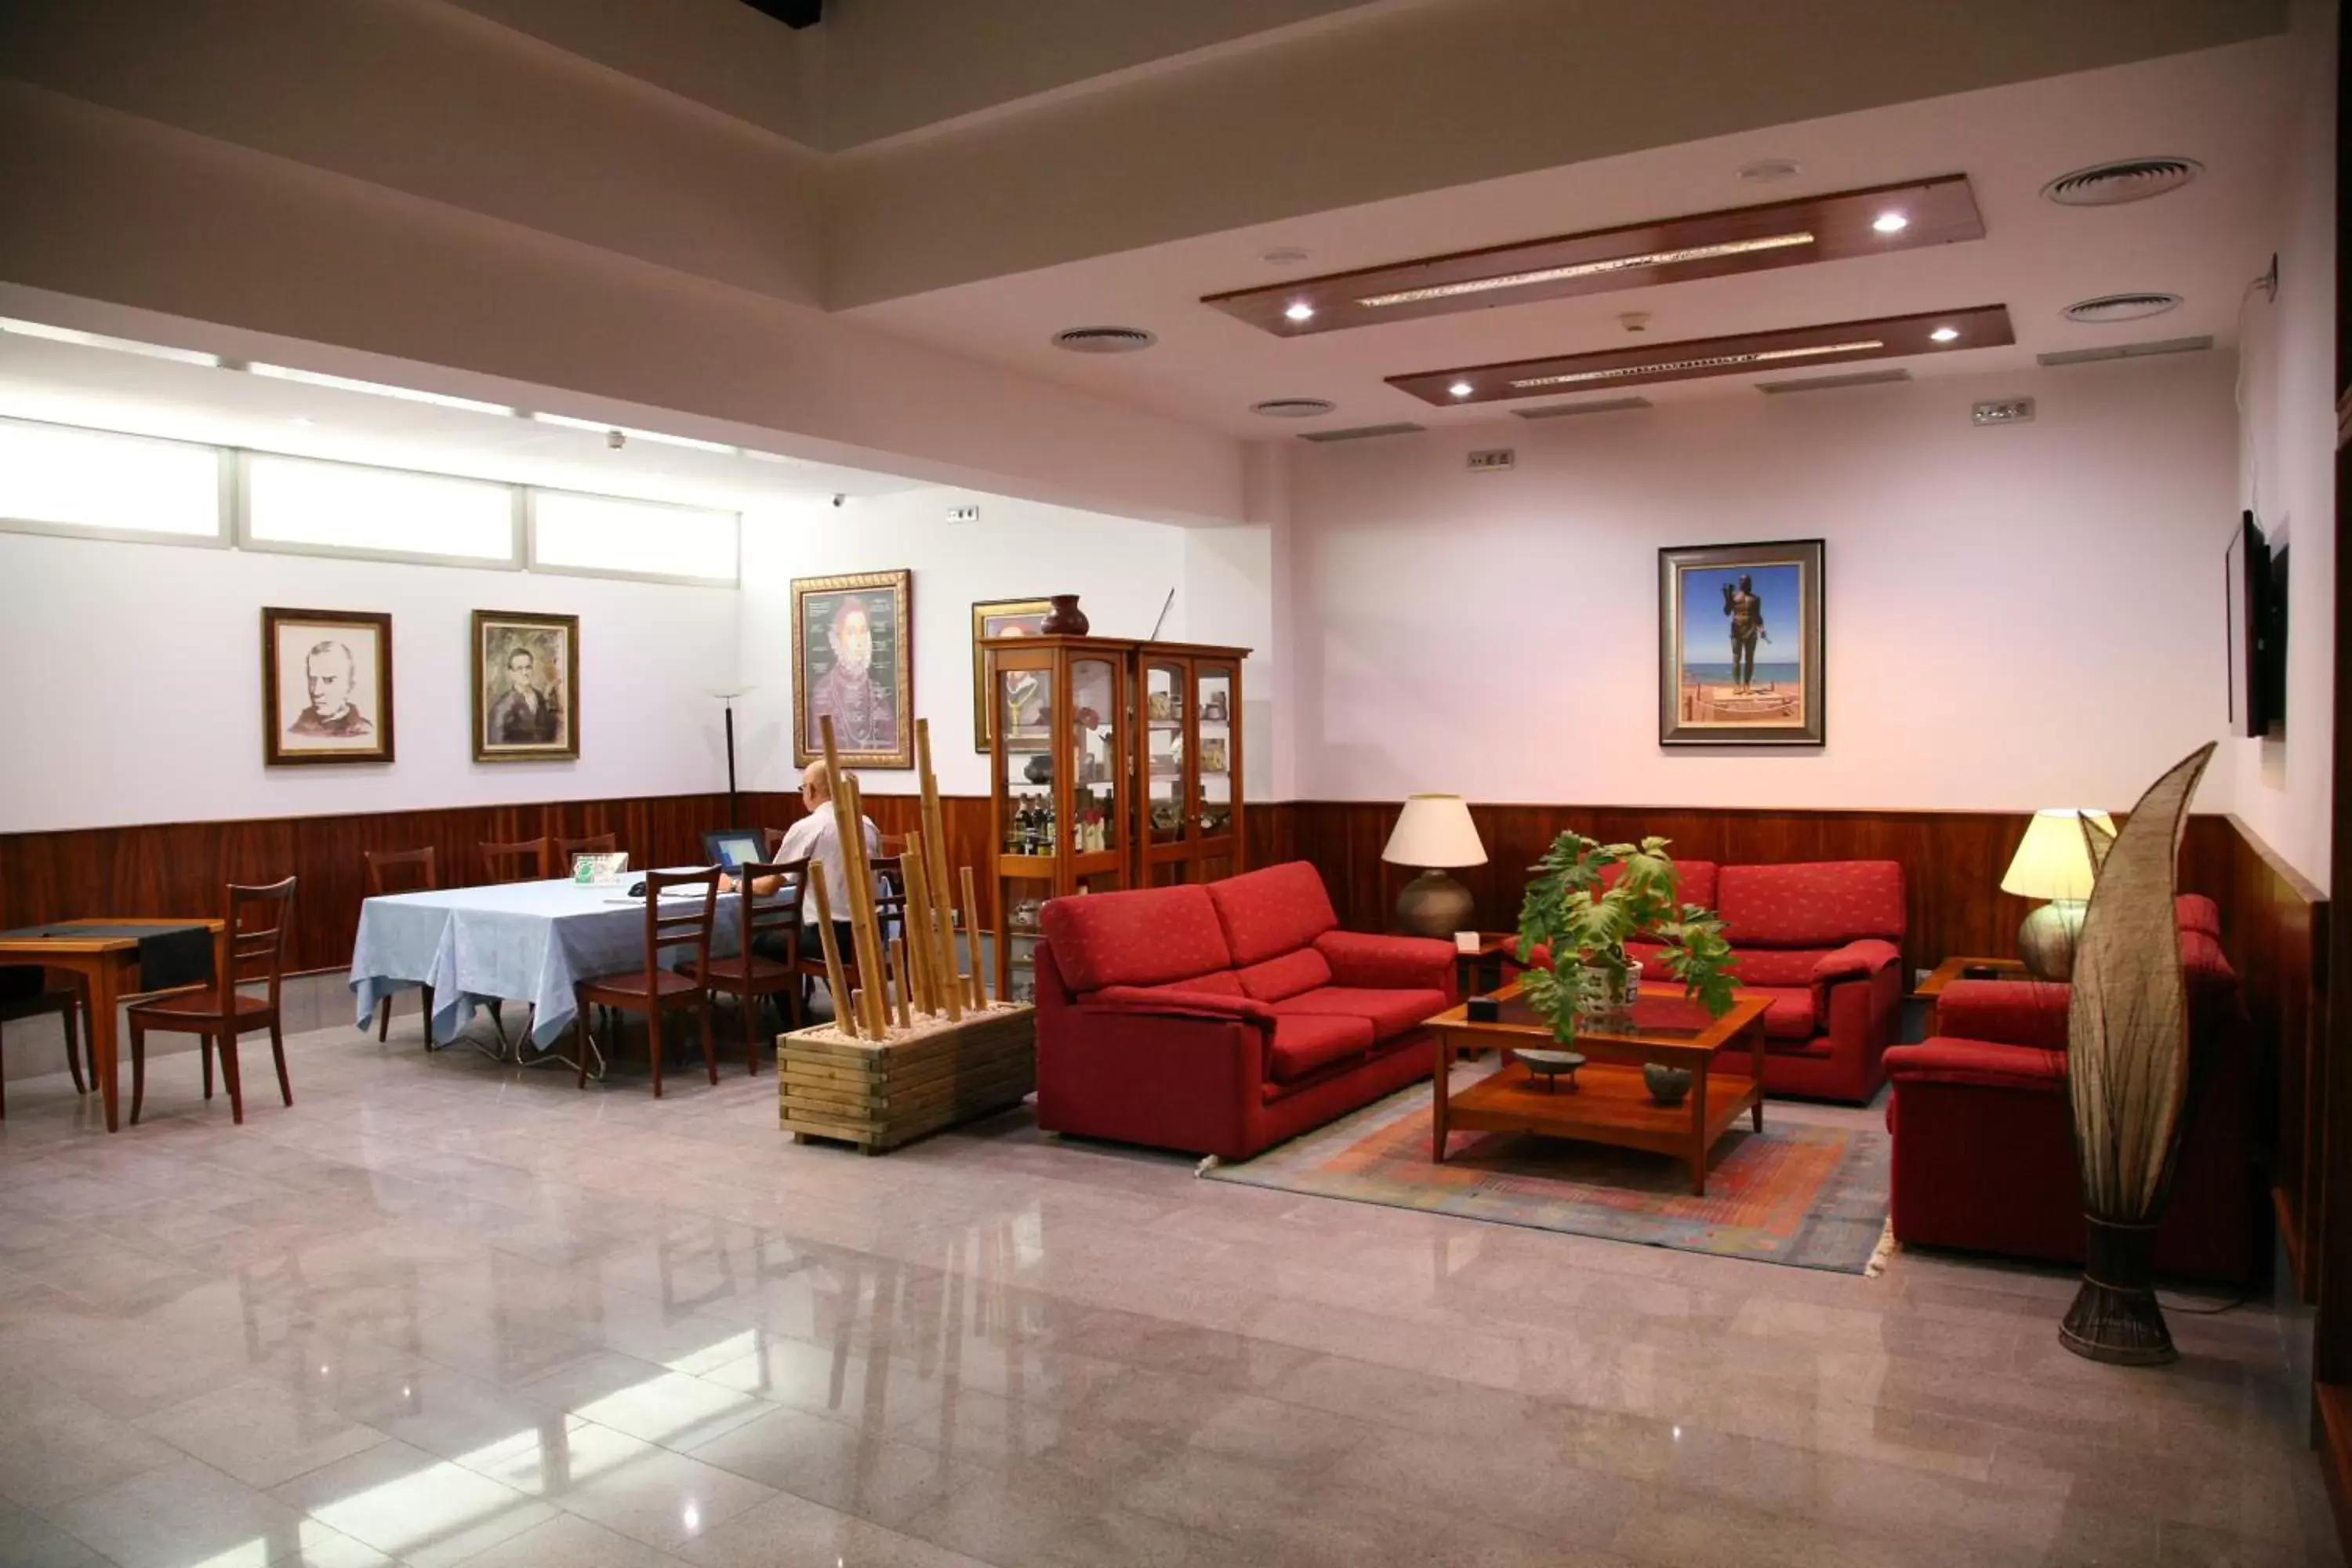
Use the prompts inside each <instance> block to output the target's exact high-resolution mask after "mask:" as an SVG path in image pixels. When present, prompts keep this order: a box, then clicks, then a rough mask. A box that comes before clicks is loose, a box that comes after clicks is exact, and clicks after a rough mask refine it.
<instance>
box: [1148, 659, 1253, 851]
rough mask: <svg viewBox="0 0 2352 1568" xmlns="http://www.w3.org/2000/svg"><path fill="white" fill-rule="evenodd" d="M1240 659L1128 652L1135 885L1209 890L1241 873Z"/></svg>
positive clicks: (1242, 842)
mask: <svg viewBox="0 0 2352 1568" xmlns="http://www.w3.org/2000/svg"><path fill="white" fill-rule="evenodd" d="M1248 654H1249V650H1248V649H1247V648H1240V647H1207V646H1202V645H1196V644H1191V643H1141V644H1139V645H1137V647H1136V650H1135V689H1136V700H1137V702H1138V703H1139V705H1140V707H1141V709H1142V712H1141V715H1140V720H1139V722H1138V723H1137V725H1136V727H1135V733H1136V738H1137V742H1138V744H1137V748H1136V771H1137V775H1138V777H1139V778H1140V779H1141V781H1142V787H1141V788H1140V789H1139V790H1138V791H1137V794H1138V795H1139V797H1140V809H1141V816H1140V819H1139V822H1138V824H1137V828H1136V843H1137V846H1138V855H1137V861H1136V867H1135V881H1136V885H1137V886H1138V887H1146V888H1160V887H1168V886H1171V885H1173V884H1175V883H1180V882H1213V881H1215V880H1216V879H1219V878H1221V877H1230V876H1232V875H1233V874H1234V873H1235V872H1236V871H1240V870H1243V869H1244V868H1245V860H1244V854H1243V844H1244V838H1243V833H1242V812H1243V809H1244V801H1243V790H1242V725H1241V714H1242V660H1243V659H1244V658H1247V657H1248Z"/></svg>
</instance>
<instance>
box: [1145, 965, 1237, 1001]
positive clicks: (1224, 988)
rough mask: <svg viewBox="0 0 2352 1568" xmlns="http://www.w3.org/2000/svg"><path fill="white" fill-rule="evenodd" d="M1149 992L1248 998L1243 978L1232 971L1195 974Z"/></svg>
mask: <svg viewBox="0 0 2352 1568" xmlns="http://www.w3.org/2000/svg"><path fill="white" fill-rule="evenodd" d="M1144 989H1146V990H1148V991H1192V992H1202V991H1205V992H1207V993H1208V994H1210V995H1212V996H1246V995H1248V994H1249V993H1248V992H1246V991H1244V990H1243V989H1242V977H1241V976H1240V975H1239V974H1236V973H1234V972H1233V971H1232V970H1230V969H1214V970H1211V971H1210V972H1209V973H1206V974H1195V975H1193V976H1192V978H1191V979H1189V980H1171V981H1170V982H1169V983H1168V984H1165V985H1150V986H1146V987H1144Z"/></svg>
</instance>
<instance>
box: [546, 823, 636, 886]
mask: <svg viewBox="0 0 2352 1568" xmlns="http://www.w3.org/2000/svg"><path fill="white" fill-rule="evenodd" d="M620 847H621V841H620V839H619V838H617V837H614V835H612V834H610V833H592V834H590V835H589V836H588V837H585V838H559V839H557V840H555V864H554V865H553V867H551V868H550V869H549V871H548V875H549V876H551V877H569V876H570V875H572V857H573V856H574V855H610V854H612V853H613V852H614V851H615V850H617V849H619V848H620Z"/></svg>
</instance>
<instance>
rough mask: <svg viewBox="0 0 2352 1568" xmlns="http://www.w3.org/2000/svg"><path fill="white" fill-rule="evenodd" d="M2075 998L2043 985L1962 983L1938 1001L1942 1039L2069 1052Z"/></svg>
mask: <svg viewBox="0 0 2352 1568" xmlns="http://www.w3.org/2000/svg"><path fill="white" fill-rule="evenodd" d="M2069 994H2070V993H2069V991H2068V988H2067V987H2066V986H2064V985H2063V984H2049V983H2047V982H2044V981H2040V980H1956V981H1954V982H1952V984H1949V985H1947V986H1946V987H1944V992H1943V994H1942V995H1940V996H1938V997H1937V998H1936V1033H1937V1034H1938V1035H1940V1036H1958V1037H1962V1038H1965V1039H1970V1040H1991V1041H1995V1042H1997V1043H2000V1044H2003V1045H2011V1046H2032V1047H2037V1048H2039V1049H2042V1050H2045V1051H2063V1050H2064V1049H2065V1048H2066V1004H2067V999H2068V996H2069Z"/></svg>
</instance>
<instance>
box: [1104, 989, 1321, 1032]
mask: <svg viewBox="0 0 2352 1568" xmlns="http://www.w3.org/2000/svg"><path fill="white" fill-rule="evenodd" d="M1078 1003H1079V1005H1081V1006H1083V1007H1088V1008H1092V1009H1094V1010H1095V1011H1097V1012H1103V1013H1124V1014H1150V1015H1154V1016H1160V1017H1174V1018H1213V1019H1215V1020H1216V1021H1217V1022H1219V1023H1224V1024H1259V1025H1263V1026H1265V1027H1266V1028H1269V1029H1270V1028H1272V1027H1274V1009H1273V1008H1271V1007H1269V1006H1267V1005H1265V1003H1263V1002H1259V1001H1255V1000H1253V999H1252V998H1250V997H1247V996H1228V995H1226V994H1223V992H1219V991H1186V990H1183V989H1181V988H1179V987H1173V986H1160V985H1106V986H1104V987H1103V988H1102V989H1101V990H1099V991H1089V992H1087V993H1086V994H1084V995H1082V996H1080V997H1079V998H1078Z"/></svg>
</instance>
